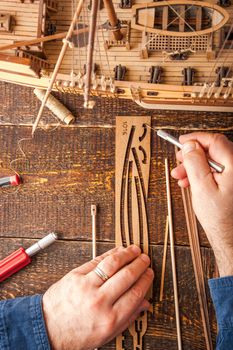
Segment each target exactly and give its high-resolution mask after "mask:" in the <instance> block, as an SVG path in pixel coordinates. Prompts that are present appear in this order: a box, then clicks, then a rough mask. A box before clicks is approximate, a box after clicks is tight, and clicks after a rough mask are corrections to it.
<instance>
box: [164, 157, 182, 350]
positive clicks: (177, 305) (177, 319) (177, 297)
mask: <svg viewBox="0 0 233 350" xmlns="http://www.w3.org/2000/svg"><path fill="white" fill-rule="evenodd" d="M165 176H166V191H167V208H168V222H169V239H170V250H171V263H172V279H173V288H174V300H175V314H176V331H177V344H178V350H182V340H181V328H180V311H179V296H178V285H177V277H176V260H175V247H174V232H173V220H172V201H171V190H170V178H169V176H170V174H169V166H168V160H167V158H166V159H165Z"/></svg>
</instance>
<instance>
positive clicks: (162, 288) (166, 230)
mask: <svg viewBox="0 0 233 350" xmlns="http://www.w3.org/2000/svg"><path fill="white" fill-rule="evenodd" d="M168 224H169V222H168V216H167V218H166V227H165V236H164V248H163V263H162V272H161V282H160V293H159V301H163V290H164V279H165V270H166V260H167V243H168V231H169V230H168Z"/></svg>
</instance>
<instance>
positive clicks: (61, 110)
mask: <svg viewBox="0 0 233 350" xmlns="http://www.w3.org/2000/svg"><path fill="white" fill-rule="evenodd" d="M45 93H46V92H45V90H41V89H35V90H34V94H35V95H36V96H37V97H38V99H39V100H40V101H43V99H44V97H45ZM45 106H46V107H47V108H49V109H50V111H52V112H53V113H54V114H55V116H56V117H57V118H58V119H60V120H61V121H62V122H63V123H65V124H67V125H69V124H71V123H72V122H73V121H74V119H75V118H74V116H73V114H72V113H71V112H70V111H69V110H68V109H67V108H66V107H65V106H64V105H63V104H62V103H61V102H60V101H58V99H56V97H54V96H52V95H50V96H49V98H48V100H47V102H46V105H45Z"/></svg>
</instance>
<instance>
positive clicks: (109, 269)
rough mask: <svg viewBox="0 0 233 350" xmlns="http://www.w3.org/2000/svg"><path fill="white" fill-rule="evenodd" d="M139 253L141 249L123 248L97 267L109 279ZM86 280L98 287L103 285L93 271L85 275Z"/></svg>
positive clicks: (135, 247) (134, 247) (133, 246)
mask: <svg viewBox="0 0 233 350" xmlns="http://www.w3.org/2000/svg"><path fill="white" fill-rule="evenodd" d="M140 253H141V249H140V248H139V247H137V246H136V245H132V246H129V247H128V248H125V249H124V250H121V251H118V252H116V253H114V254H111V255H109V256H107V257H106V258H104V259H103V260H102V261H101V262H100V263H99V264H98V267H99V268H100V269H101V270H102V271H103V272H104V273H105V274H106V275H107V276H108V277H109V278H111V277H112V276H113V275H114V274H115V273H116V272H117V271H119V270H120V269H121V268H122V267H124V266H125V265H127V264H129V263H130V262H131V261H133V260H134V259H135V258H137V257H138V255H139V254H140ZM87 278H88V280H89V283H92V284H93V285H95V286H98V287H99V286H101V285H102V284H103V283H104V281H103V280H102V279H101V278H100V277H99V276H98V275H97V274H96V273H95V272H94V271H91V272H89V274H87Z"/></svg>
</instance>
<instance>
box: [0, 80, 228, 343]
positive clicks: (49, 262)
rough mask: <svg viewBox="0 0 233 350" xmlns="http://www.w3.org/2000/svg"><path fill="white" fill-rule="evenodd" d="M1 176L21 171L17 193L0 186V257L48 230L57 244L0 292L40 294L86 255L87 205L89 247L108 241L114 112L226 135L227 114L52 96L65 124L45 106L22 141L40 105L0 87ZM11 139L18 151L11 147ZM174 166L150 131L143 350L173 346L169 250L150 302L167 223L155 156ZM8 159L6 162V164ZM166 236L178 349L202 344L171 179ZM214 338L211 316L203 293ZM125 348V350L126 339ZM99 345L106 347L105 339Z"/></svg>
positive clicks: (207, 267) (207, 256) (209, 269)
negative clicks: (69, 120) (69, 115)
mask: <svg viewBox="0 0 233 350" xmlns="http://www.w3.org/2000/svg"><path fill="white" fill-rule="evenodd" d="M0 88H1V93H0V150H1V154H0V176H2V175H5V174H12V173H13V171H12V170H11V169H10V167H11V166H12V167H13V168H14V169H15V170H17V171H19V172H20V174H21V175H22V176H23V179H24V184H23V185H22V186H20V187H19V188H18V189H16V188H10V189H1V190H0V259H1V258H3V257H5V256H6V255H7V254H9V253H10V252H12V251H13V250H14V249H16V248H17V247H19V246H21V245H23V246H24V247H25V248H27V247H28V246H30V245H31V244H32V243H33V242H34V241H35V239H39V238H41V237H43V236H44V235H45V234H46V233H48V232H50V231H57V232H59V233H60V237H61V240H60V241H59V242H57V243H55V244H54V245H53V246H52V247H50V248H48V249H47V250H46V251H45V252H42V253H41V254H39V255H37V256H36V257H35V258H34V259H33V262H32V264H31V265H30V266H28V267H26V268H25V269H24V270H23V271H21V272H19V273H17V274H16V275H15V276H13V277H12V278H11V279H9V280H7V281H5V282H4V283H2V284H1V289H0V298H1V299H6V298H14V297H17V296H22V295H29V294H33V293H43V292H44V291H45V290H46V289H47V288H48V287H49V286H50V285H51V284H52V283H54V282H55V281H57V280H58V279H59V278H61V277H62V276H63V275H64V274H65V273H66V272H68V271H69V270H70V269H72V268H74V267H76V266H77V265H80V264H82V263H83V262H85V261H87V260H89V259H90V258H91V215H90V213H91V204H97V205H98V217H97V253H101V252H104V251H106V250H108V249H110V248H111V247H113V245H114V235H115V233H114V230H115V223H114V220H115V219H114V218H115V213H114V201H115V193H114V186H115V180H114V177H115V170H114V169H115V160H114V159H115V116H117V115H151V117H152V126H153V127H154V128H156V129H157V128H164V129H167V130H170V131H171V132H172V133H173V134H174V135H179V134H180V133H183V132H189V131H193V130H205V131H206V130H211V131H213V132H223V133H225V134H226V135H227V136H229V137H230V138H231V139H232V140H233V122H232V115H230V114H212V113H209V114H207V113H192V112H190V113H187V112H184V113H173V112H170V111H169V112H166V111H163V112H161V111H148V110H143V109H141V108H140V107H138V106H136V105H135V104H134V103H133V102H130V101H123V100H113V99H104V100H103V99H102V100H100V99H98V98H97V99H96V105H95V107H94V109H93V110H85V109H83V99H82V97H77V96H72V95H70V96H68V95H67V96H61V95H60V94H56V97H58V98H59V99H60V100H61V101H63V102H64V103H65V105H66V106H67V107H68V108H69V109H70V110H71V111H72V112H73V113H74V115H75V116H76V123H75V124H74V125H73V126H68V127H67V126H61V125H57V121H56V119H55V118H54V117H53V116H52V114H51V112H49V111H48V110H47V109H46V110H45V114H44V118H43V120H42V121H44V123H45V124H46V123H50V125H51V127H50V128H48V129H47V130H38V131H37V132H36V135H35V137H34V139H33V140H32V139H30V135H31V125H32V122H33V121H34V119H35V116H36V113H37V111H38V108H39V102H38V101H37V99H36V97H34V94H33V91H32V90H31V89H28V88H22V87H18V86H14V85H10V84H5V83H0ZM25 138H26V139H27V138H28V139H27V140H24V141H21V142H20V146H21V147H22V149H23V151H24V153H25V156H24V155H23V154H22V153H21V151H20V150H19V147H18V142H19V140H21V139H25ZM165 157H168V158H169V162H170V165H171V167H172V166H174V165H175V156H174V148H173V146H171V145H168V144H166V143H165V142H164V141H163V140H160V139H158V138H157V136H155V133H153V132H152V154H151V177H150V184H149V194H148V208H149V238H150V252H151V257H152V266H153V268H154V270H155V275H156V278H155V283H154V288H153V293H154V295H153V303H154V315H151V316H150V318H149V327H148V332H147V335H146V336H145V339H144V349H145V350H149V349H150V350H151V349H153V350H156V349H159V350H175V349H176V348H177V344H176V329H175V317H174V316H175V315H174V300H173V290H172V277H171V265H170V255H169V253H170V252H169V251H168V257H167V270H166V275H165V289H164V296H165V297H164V301H163V302H161V303H159V302H158V300H159V286H160V275H161V263H162V253H163V240H164V231H165V222H166V210H167V208H166V193H165V178H164V158H165ZM13 160H15V161H14V162H13V163H12V161H13ZM171 190H172V199H173V213H174V232H175V242H176V256H177V269H178V282H179V299H180V305H181V307H180V313H181V326H182V337H183V343H184V350H194V349H195V350H199V349H203V350H204V349H205V342H204V338H203V330H202V324H201V318H200V311H199V305H198V298H197V292H196V288H195V280H194V273H193V268H192V262H191V255H190V249H189V243H188V235H187V229H186V225H185V217H184V210H183V205H182V199H181V193H180V189H179V188H178V186H177V184H176V183H175V182H174V181H171ZM199 229H200V238H201V245H202V257H203V263H204V271H205V274H206V276H207V278H211V277H213V276H214V275H215V274H216V267H215V263H214V258H213V253H212V250H211V249H210V248H209V244H208V241H207V239H206V237H205V235H204V232H203V230H202V229H201V228H200V227H199ZM208 301H209V309H210V320H211V329H212V335H213V339H214V338H215V335H216V328H217V327H216V321H215V315H214V310H213V306H212V302H211V299H210V297H209V295H208ZM126 348H127V349H132V344H131V340H130V337H127V339H126ZM102 349H106V350H107V349H115V343H114V342H112V343H110V344H108V345H106V346H104V347H103V348H102Z"/></svg>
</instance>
